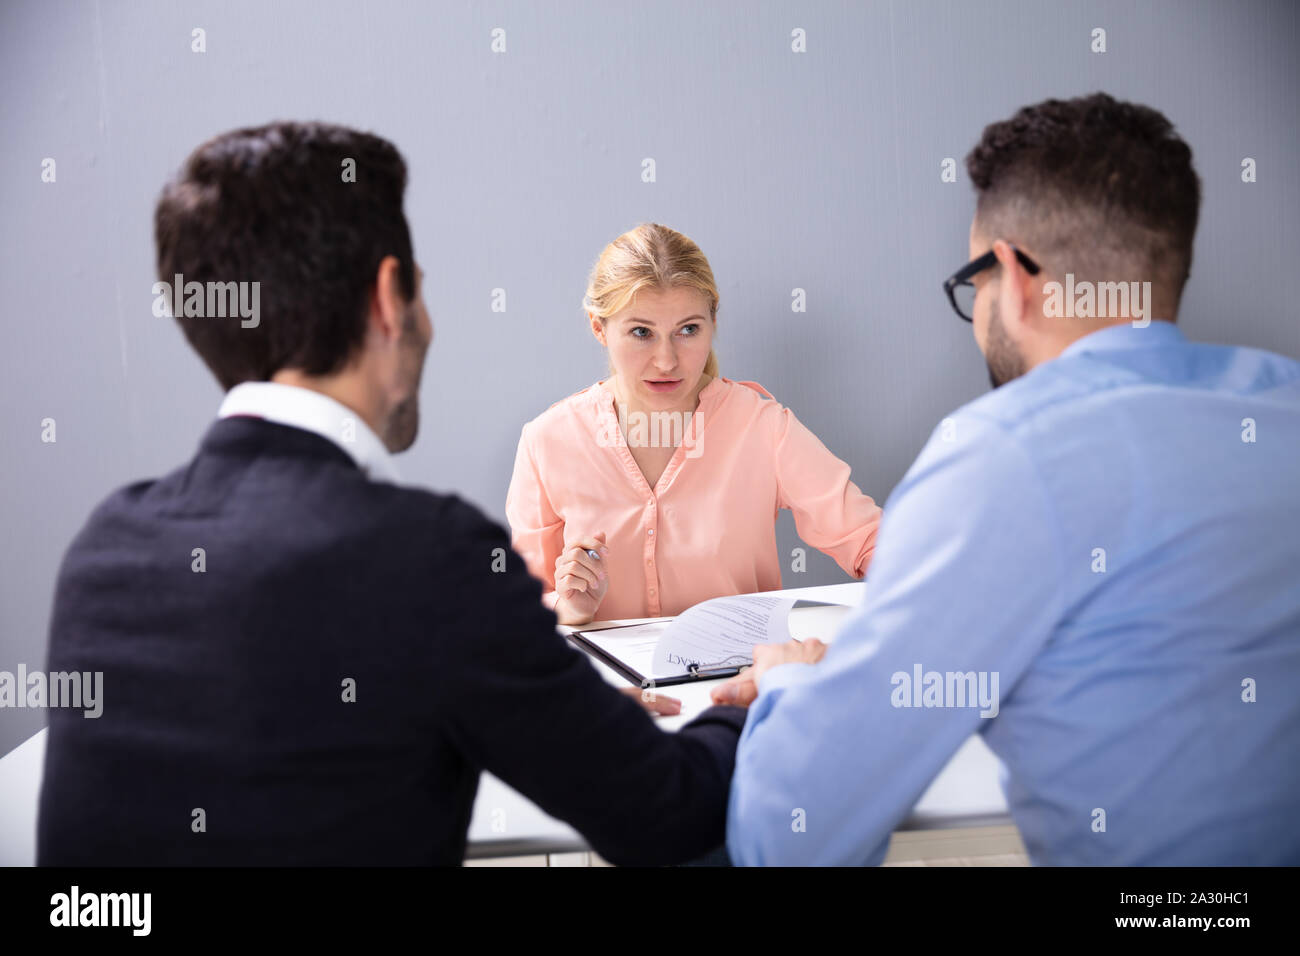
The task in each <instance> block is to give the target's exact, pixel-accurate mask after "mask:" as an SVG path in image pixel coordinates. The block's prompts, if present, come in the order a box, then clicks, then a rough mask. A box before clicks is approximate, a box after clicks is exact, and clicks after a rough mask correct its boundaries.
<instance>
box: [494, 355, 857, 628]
mask: <svg viewBox="0 0 1300 956" xmlns="http://www.w3.org/2000/svg"><path fill="white" fill-rule="evenodd" d="M615 407H616V406H615V402H614V394H613V391H612V390H611V389H610V388H609V386H608V385H607V384H606V383H605V382H603V381H602V382H597V383H596V384H595V385H592V386H589V387H588V388H585V389H583V390H582V391H580V392H577V393H575V394H573V395H570V396H569V397H568V398H566V399H564V400H563V401H560V402H556V403H555V404H554V405H552V406H551V407H550V408H549V409H547V410H546V411H545V412H543V413H542V414H541V415H539V416H537V418H535V419H533V421H531V422H529V423H528V424H527V425H525V426H524V428H523V432H522V434H521V435H520V437H519V449H518V452H517V454H516V456H515V467H514V475H513V477H512V478H511V481H510V490H509V492H508V493H507V495H506V517H507V519H508V520H509V522H510V527H511V534H512V543H513V545H514V549H515V550H516V551H517V552H519V554H520V555H521V556H522V557H523V558H524V560H525V561H526V562H527V564H528V570H529V571H530V572H531V573H532V574H533V575H534V576H535V577H537V578H539V579H541V581H542V582H543V585H544V587H543V590H544V591H545V592H549V593H547V594H546V595H545V597H546V598H547V599H548V600H547V603H548V606H553V605H554V593H553V592H554V591H555V560H556V558H557V557H559V555H560V552H561V551H563V550H564V549H565V548H566V547H568V546H569V545H570V544H571V543H572V542H573V541H576V540H577V539H578V538H581V537H583V536H584V535H590V534H595V533H596V532H599V531H604V532H605V541H606V543H607V544H608V546H609V554H608V556H607V557H606V559H605V560H606V561H607V569H608V571H609V576H610V585H609V591H608V592H607V593H606V595H605V598H604V600H603V601H602V602H601V605H600V607H599V608H598V609H597V611H596V616H595V619H596V620H598V621H604V620H612V619H615V618H633V617H664V616H668V615H675V614H679V613H681V612H682V611H684V610H686V609H687V608H688V607H690V606H691V605H693V604H698V603H699V602H700V601H704V600H707V599H709V598H714V597H721V596H723V595H731V594H747V593H750V592H754V591H771V590H777V589H779V588H780V587H781V564H780V561H779V560H778V557H777V551H776V527H775V525H776V517H777V510H778V509H780V508H789V509H790V510H791V511H792V512H793V513H794V520H795V526H796V527H797V528H798V531H799V536H800V537H801V538H803V540H804V541H806V542H807V543H808V544H810V545H812V546H813V547H816V548H818V549H820V550H821V551H824V552H825V553H826V554H828V555H830V556H831V557H833V558H834V559H835V561H836V563H838V564H839V566H840V567H842V568H843V569H844V570H845V571H846V572H848V573H849V574H851V575H853V576H854V577H855V578H861V577H862V576H863V575H864V574H865V572H866V567H867V562H868V561H870V560H871V554H872V551H873V550H874V549H875V542H876V530H877V528H878V527H879V525H880V508H879V507H878V506H877V505H876V503H875V502H874V501H872V500H871V498H869V497H868V496H866V495H864V494H863V493H862V492H861V491H860V490H859V489H858V486H857V485H855V484H854V483H853V482H852V481H850V480H849V466H848V465H847V464H845V463H844V462H842V461H840V460H839V459H838V458H836V457H835V456H834V455H833V454H831V452H830V451H829V450H828V449H827V448H826V446H825V445H823V444H822V443H821V442H820V441H819V440H818V439H817V436H816V435H814V434H813V433H812V432H810V431H809V430H808V429H807V428H805V427H804V426H803V425H802V424H800V422H799V420H798V419H796V418H795V417H794V413H792V412H791V411H790V410H789V409H787V408H783V407H782V406H781V405H780V404H779V403H778V402H777V401H776V400H775V399H774V398H773V397H772V396H771V395H770V394H769V393H768V392H767V391H766V390H765V389H764V388H763V387H762V386H761V385H759V384H757V383H756V382H733V381H731V380H730V379H726V378H715V379H713V380H712V381H711V382H709V383H708V384H707V385H706V386H705V387H704V388H703V389H701V390H700V394H699V404H698V407H697V408H696V410H695V412H694V414H693V415H692V416H691V417H690V419H689V422H687V423H686V424H685V428H684V431H682V432H681V435H682V440H681V444H680V445H679V446H678V447H677V450H676V451H675V452H674V454H673V457H672V459H671V461H669V463H668V466H667V467H666V468H665V469H664V472H663V474H662V475H661V476H660V478H659V482H658V484H657V485H656V487H655V488H654V489H651V488H650V486H649V485H648V484H647V483H646V480H645V476H644V475H642V473H641V469H640V468H639V467H638V466H637V463H636V461H635V460H633V458H632V453H631V452H630V451H629V450H628V447H627V441H626V438H625V436H624V435H623V432H622V431H621V430H620V428H619V423H618V419H617V417H616V415H617V413H616V411H615ZM683 417H684V416H683ZM643 424H644V422H643ZM636 427H637V420H636V418H635V417H632V416H629V423H628V426H627V428H628V432H629V433H631V434H632V436H633V438H634V439H637V438H638V437H639V436H638V435H637V433H636V431H635V430H634V429H635V428H636ZM647 433H648V434H650V435H652V436H653V435H655V431H654V430H653V429H647ZM660 435H661V436H662V437H663V438H664V440H665V441H668V440H669V439H668V437H667V436H666V435H664V434H663V433H660ZM652 440H653V439H652Z"/></svg>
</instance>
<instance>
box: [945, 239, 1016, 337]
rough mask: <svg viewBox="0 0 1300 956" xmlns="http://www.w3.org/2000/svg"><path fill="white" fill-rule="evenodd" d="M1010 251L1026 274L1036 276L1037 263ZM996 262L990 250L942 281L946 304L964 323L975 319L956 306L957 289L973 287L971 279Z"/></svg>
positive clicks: (994, 255) (996, 259) (1014, 249)
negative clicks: (964, 286) (946, 294)
mask: <svg viewBox="0 0 1300 956" xmlns="http://www.w3.org/2000/svg"><path fill="white" fill-rule="evenodd" d="M1011 251H1012V252H1014V253H1015V254H1016V261H1017V262H1019V263H1020V264H1021V265H1022V266H1024V267H1025V271H1026V272H1028V273H1029V274H1030V275H1031V276H1036V275H1038V273H1039V271H1040V270H1039V268H1038V263H1036V262H1035V261H1034V260H1033V259H1031V258H1029V256H1027V255H1025V254H1024V253H1023V252H1021V251H1020V250H1019V249H1017V248H1016V247H1015V246H1011ZM997 262H998V257H997V254H996V253H995V252H994V251H993V250H992V249H990V250H989V251H988V252H986V253H984V255H982V256H979V257H977V258H975V259H972V260H971V261H970V262H968V263H966V264H965V265H964V266H962V267H961V268H960V269H958V270H957V271H956V272H954V273H953V274H952V275H950V276H949V277H948V278H946V279H944V280H943V291H944V292H946V293H948V303H949V304H950V305H951V306H952V310H953V311H954V312H956V313H957V314H958V315H959V316H961V317H962V318H963V319H964V320H965V321H967V322H974V321H975V317H974V316H971V315H967V314H966V313H965V312H963V311H962V310H961V308H960V307H959V306H958V305H957V287H958V286H963V285H968V286H972V287H973V286H974V285H975V283H973V282H971V279H973V278H974V277H975V276H977V275H978V274H979V273H981V272H983V271H984V270H985V269H991V268H992V267H993V266H995V265H997Z"/></svg>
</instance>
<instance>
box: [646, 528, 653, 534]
mask: <svg viewBox="0 0 1300 956" xmlns="http://www.w3.org/2000/svg"><path fill="white" fill-rule="evenodd" d="M654 533H655V529H654V528H651V529H650V530H649V531H647V532H646V534H654Z"/></svg>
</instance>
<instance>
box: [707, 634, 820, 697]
mask: <svg viewBox="0 0 1300 956" xmlns="http://www.w3.org/2000/svg"><path fill="white" fill-rule="evenodd" d="M825 653H826V645H825V644H823V643H822V642H821V641H819V640H818V639H817V638H815V637H810V638H808V639H807V640H806V641H799V640H796V639H793V638H792V639H791V640H788V641H786V642H785V643H784V644H758V645H756V646H755V647H754V666H753V667H746V668H745V669H744V670H743V671H741V672H740V673H739V674H737V675H736V676H735V677H732V678H731V679H729V680H727V681H724V682H723V683H721V684H719V685H718V686H717V687H715V688H713V690H712V691H711V692H710V694H709V697H710V698H711V699H712V700H713V702H714V703H715V704H734V705H735V706H737V707H748V706H749V705H750V704H752V703H753V702H754V698H756V697H757V696H758V682H759V679H760V678H761V677H762V676H763V675H764V674H766V673H767V672H768V671H769V670H771V669H772V668H773V667H779V666H780V665H782V664H816V663H817V662H818V661H819V660H821V659H822V655H824V654H825Z"/></svg>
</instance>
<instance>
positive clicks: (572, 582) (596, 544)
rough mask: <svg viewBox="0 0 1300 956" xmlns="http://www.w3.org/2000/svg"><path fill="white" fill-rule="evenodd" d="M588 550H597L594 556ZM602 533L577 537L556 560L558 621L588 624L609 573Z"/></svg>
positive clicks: (556, 610)
mask: <svg viewBox="0 0 1300 956" xmlns="http://www.w3.org/2000/svg"><path fill="white" fill-rule="evenodd" d="M588 551H596V552H598V553H599V554H600V557H599V558H593V557H592V556H591V555H590V554H588V553H587V552H588ZM608 554H609V548H608V547H606V546H605V532H603V531H600V532H597V533H596V534H594V535H590V536H588V537H585V538H579V539H578V540H577V541H575V542H573V544H571V545H570V546H569V547H567V548H565V549H564V550H563V551H561V552H560V556H559V557H558V558H556V559H555V591H556V601H555V616H556V617H557V618H559V620H560V623H561V624H568V625H570V626H577V625H580V624H590V623H591V619H592V618H594V617H595V616H596V609H597V608H599V607H600V602H601V601H602V600H603V599H604V597H605V592H606V591H608V590H609V572H608V571H606V570H605V558H606V556H608Z"/></svg>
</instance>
